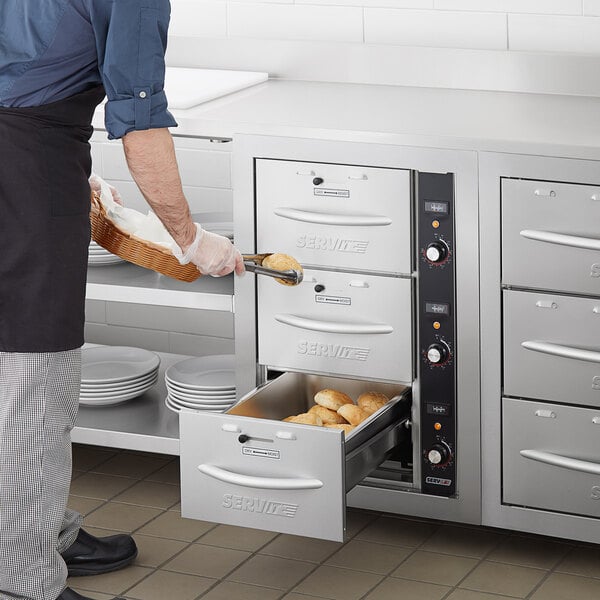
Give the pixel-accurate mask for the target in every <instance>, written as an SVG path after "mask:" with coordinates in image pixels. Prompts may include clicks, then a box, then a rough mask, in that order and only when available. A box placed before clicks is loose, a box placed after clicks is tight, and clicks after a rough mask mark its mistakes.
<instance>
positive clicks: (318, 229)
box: [256, 159, 412, 274]
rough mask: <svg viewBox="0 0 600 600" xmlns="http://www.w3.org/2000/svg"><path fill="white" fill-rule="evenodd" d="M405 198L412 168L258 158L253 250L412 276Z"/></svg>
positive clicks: (331, 265)
mask: <svg viewBox="0 0 600 600" xmlns="http://www.w3.org/2000/svg"><path fill="white" fill-rule="evenodd" d="M320 181H322V183H319V182H320ZM315 183H317V184H318V185H315ZM410 200H411V191H410V171H405V170H400V169H384V168H371V167H360V166H350V165H332V164H322V163H308V162H293V161H283V160H267V159H260V160H257V161H256V207H257V215H256V220H257V240H258V246H257V251H258V252H285V253H287V254H291V255H292V256H295V257H296V258H297V259H298V260H299V262H300V263H302V264H303V265H304V264H306V265H311V266H319V267H327V268H340V269H351V270H357V271H375V272H389V273H403V274H410V273H411V272H412V266H411V265H412V262H411V226H410V223H411V212H410V205H411V202H410Z"/></svg>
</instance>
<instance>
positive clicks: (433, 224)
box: [431, 219, 440, 229]
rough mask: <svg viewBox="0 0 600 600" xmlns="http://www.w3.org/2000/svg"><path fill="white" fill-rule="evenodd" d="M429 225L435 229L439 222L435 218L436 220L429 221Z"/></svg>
mask: <svg viewBox="0 0 600 600" xmlns="http://www.w3.org/2000/svg"><path fill="white" fill-rule="evenodd" d="M431 226H432V227H433V228H434V229H437V228H438V227H439V226H440V222H439V221H438V220H437V219H436V220H434V221H431Z"/></svg>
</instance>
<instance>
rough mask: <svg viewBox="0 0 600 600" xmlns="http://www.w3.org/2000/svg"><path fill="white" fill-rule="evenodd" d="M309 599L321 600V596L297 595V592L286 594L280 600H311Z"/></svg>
mask: <svg viewBox="0 0 600 600" xmlns="http://www.w3.org/2000/svg"><path fill="white" fill-rule="evenodd" d="M311 598H319V599H320V598H323V596H307V595H306V594H299V593H298V592H290V593H289V594H286V595H285V596H284V597H283V598H282V599H281V600H311Z"/></svg>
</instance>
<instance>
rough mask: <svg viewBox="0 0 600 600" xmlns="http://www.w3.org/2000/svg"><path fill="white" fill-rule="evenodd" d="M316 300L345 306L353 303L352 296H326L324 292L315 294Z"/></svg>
mask: <svg viewBox="0 0 600 600" xmlns="http://www.w3.org/2000/svg"><path fill="white" fill-rule="evenodd" d="M315 302H320V303H322V304H342V305H344V306H350V305H351V304H352V298H348V297H346V296H324V295H323V294H316V295H315Z"/></svg>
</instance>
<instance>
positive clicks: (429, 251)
mask: <svg viewBox="0 0 600 600" xmlns="http://www.w3.org/2000/svg"><path fill="white" fill-rule="evenodd" d="M448 252H449V250H448V246H447V245H446V243H445V242H444V241H442V240H436V241H435V242H431V243H430V244H427V248H425V258H426V259H427V260H428V261H429V262H430V263H432V264H434V265H438V264H440V263H442V262H444V261H445V260H446V258H447V256H448Z"/></svg>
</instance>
